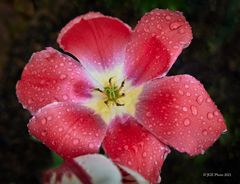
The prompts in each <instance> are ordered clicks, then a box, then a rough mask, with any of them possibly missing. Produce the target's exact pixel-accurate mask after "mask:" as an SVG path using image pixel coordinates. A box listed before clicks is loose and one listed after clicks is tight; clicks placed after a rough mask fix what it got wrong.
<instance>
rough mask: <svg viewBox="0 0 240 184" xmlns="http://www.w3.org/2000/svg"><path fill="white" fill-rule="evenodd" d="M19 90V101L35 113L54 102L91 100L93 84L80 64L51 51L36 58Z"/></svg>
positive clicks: (26, 68)
mask: <svg viewBox="0 0 240 184" xmlns="http://www.w3.org/2000/svg"><path fill="white" fill-rule="evenodd" d="M16 88H17V96H18V99H19V101H20V102H21V103H22V104H23V106H24V107H25V108H27V109H28V110H30V111H31V112H33V113H34V112H36V111H37V110H38V109H39V108H41V107H43V106H45V105H47V104H49V103H51V102H56V101H75V102H79V101H82V100H85V99H87V98H89V97H91V94H90V92H91V91H92V88H93V82H92V80H91V79H90V78H89V77H88V74H87V73H86V72H85V71H84V69H83V67H82V66H81V65H80V63H78V62H76V61H75V60H73V59H72V58H70V57H69V56H67V55H64V54H61V53H60V52H58V51H56V50H55V49H53V48H47V49H46V50H43V51H40V52H36V53H35V54H33V55H32V57H31V59H30V61H29V63H28V64H27V65H26V66H25V68H24V71H23V73H22V77H21V80H20V81H18V83H17V86H16Z"/></svg>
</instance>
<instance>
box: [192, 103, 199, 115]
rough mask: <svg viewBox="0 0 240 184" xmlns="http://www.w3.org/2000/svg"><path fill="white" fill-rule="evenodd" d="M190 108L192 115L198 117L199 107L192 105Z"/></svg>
mask: <svg viewBox="0 0 240 184" xmlns="http://www.w3.org/2000/svg"><path fill="white" fill-rule="evenodd" d="M190 108H191V112H192V114H193V115H195V116H196V115H197V114H198V110H197V107H196V106H194V105H192V106H191V107H190Z"/></svg>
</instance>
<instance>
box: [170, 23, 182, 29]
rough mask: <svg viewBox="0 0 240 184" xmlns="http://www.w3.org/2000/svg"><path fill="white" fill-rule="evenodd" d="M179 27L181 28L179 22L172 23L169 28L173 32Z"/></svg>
mask: <svg viewBox="0 0 240 184" xmlns="http://www.w3.org/2000/svg"><path fill="white" fill-rule="evenodd" d="M180 26H181V24H180V22H173V23H171V24H170V26H169V28H170V29H171V30H175V29H178V28H179V27H180Z"/></svg>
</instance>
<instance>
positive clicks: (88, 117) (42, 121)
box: [28, 102, 106, 159]
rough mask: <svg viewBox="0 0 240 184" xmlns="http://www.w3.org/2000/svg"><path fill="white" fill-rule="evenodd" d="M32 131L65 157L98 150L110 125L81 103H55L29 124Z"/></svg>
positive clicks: (38, 113) (45, 108) (38, 114)
mask: <svg viewBox="0 0 240 184" xmlns="http://www.w3.org/2000/svg"><path fill="white" fill-rule="evenodd" d="M28 128H29V132H30V133H31V134H32V135H33V136H34V137H36V138H37V139H38V140H40V141H41V142H43V143H44V144H46V145H47V146H48V147H49V148H50V149H52V150H53V151H55V152H56V153H57V154H59V155H60V156H62V157H63V158H65V159H68V158H73V157H76V156H79V155H83V154H88V153H95V152H98V149H99V147H100V145H101V142H102V140H103V138H104V135H105V130H106V126H105V124H104V122H103V120H102V119H101V118H100V117H99V116H98V115H95V114H94V113H93V111H91V110H89V109H87V108H85V107H83V106H81V105H80V104H70V103H64V102H58V103H52V104H50V105H47V106H45V107H44V108H42V109H40V110H39V111H38V112H37V113H36V114H35V116H34V117H33V118H32V119H31V120H30V123H29V124H28Z"/></svg>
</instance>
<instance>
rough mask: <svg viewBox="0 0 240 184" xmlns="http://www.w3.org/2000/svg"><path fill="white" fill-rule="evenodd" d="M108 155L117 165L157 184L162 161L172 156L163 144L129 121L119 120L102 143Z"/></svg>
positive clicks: (114, 123) (134, 122)
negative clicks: (168, 155)
mask: <svg viewBox="0 0 240 184" xmlns="http://www.w3.org/2000/svg"><path fill="white" fill-rule="evenodd" d="M103 147H104V150H105V152H106V154H107V155H108V156H109V157H110V158H111V159H112V160H113V161H114V162H116V163H117V164H121V165H124V166H127V167H128V168H130V169H132V170H135V171H137V172H138V173H140V174H141V175H142V176H143V177H145V178H146V179H147V180H149V181H151V182H153V183H156V182H157V180H158V178H159V171H160V169H161V167H162V164H163V161H164V159H165V157H166V155H167V154H168V152H169V149H168V148H167V146H165V145H164V144H162V143H160V142H159V141H158V140H157V139H156V138H155V137H154V136H153V135H151V134H150V133H149V132H148V131H146V130H145V129H144V128H143V127H142V126H140V125H139V124H138V122H137V121H136V120H135V119H133V118H131V117H129V119H128V120H127V121H126V122H124V123H122V122H121V120H120V118H116V119H115V120H113V122H112V123H111V124H110V127H109V129H108V131H107V134H106V137H105V139H104V141H103Z"/></svg>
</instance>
